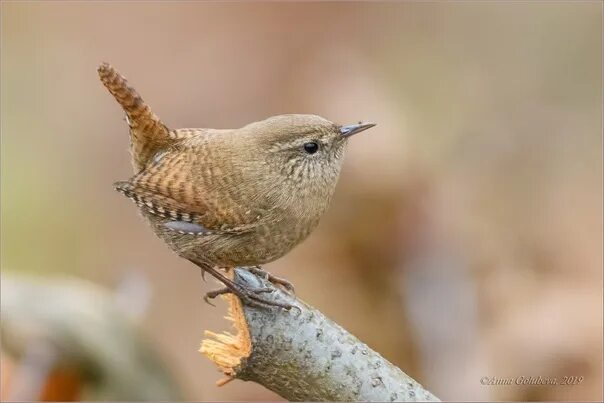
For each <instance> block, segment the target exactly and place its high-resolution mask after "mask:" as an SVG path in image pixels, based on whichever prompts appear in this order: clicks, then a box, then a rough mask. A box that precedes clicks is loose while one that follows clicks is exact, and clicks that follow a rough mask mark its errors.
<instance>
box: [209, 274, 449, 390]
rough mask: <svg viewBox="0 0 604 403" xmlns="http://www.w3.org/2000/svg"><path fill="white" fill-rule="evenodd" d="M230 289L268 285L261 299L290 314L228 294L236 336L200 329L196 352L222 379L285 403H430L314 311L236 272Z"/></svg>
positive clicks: (415, 387) (417, 387)
mask: <svg viewBox="0 0 604 403" xmlns="http://www.w3.org/2000/svg"><path fill="white" fill-rule="evenodd" d="M234 280H235V282H237V283H240V284H242V285H246V286H250V285H251V286H252V287H272V288H274V292H272V293H267V294H262V295H263V297H264V298H266V299H274V300H277V301H281V302H288V303H290V304H293V305H295V306H296V307H298V308H299V310H298V309H295V308H294V309H292V310H291V311H289V312H288V311H285V310H283V309H280V308H256V307H249V306H247V305H246V306H242V304H241V302H240V300H239V299H238V298H237V297H235V296H233V295H232V294H228V295H226V296H225V298H226V299H227V300H228V302H229V305H230V307H229V316H228V317H227V319H229V320H231V321H233V323H234V326H235V329H236V330H237V334H235V335H232V334H229V333H227V332H225V333H222V334H216V333H213V332H210V331H206V336H208V337H209V338H208V339H205V340H203V341H202V344H201V349H200V351H201V352H202V353H203V354H205V355H206V356H208V358H210V360H212V361H214V362H215V363H216V364H217V365H218V367H219V368H220V369H221V370H222V372H223V373H224V374H225V375H227V378H226V379H224V380H222V381H219V383H218V384H219V385H223V384H225V383H226V382H228V381H230V380H231V379H234V378H236V379H241V380H244V381H254V382H257V383H259V384H261V385H263V386H265V387H266V388H268V389H270V390H272V391H274V392H276V393H278V394H279V395H280V396H282V397H283V398H285V399H287V400H292V401H302V400H305V401H334V400H335V401H384V402H387V401H398V402H400V401H405V402H410V401H428V400H429V401H438V398H436V397H435V396H434V395H432V394H431V393H430V392H428V391H427V390H425V389H424V388H423V387H422V386H421V385H420V384H419V383H417V382H416V381H415V380H413V379H412V378H411V377H409V376H408V375H406V374H405V373H404V372H403V371H401V370H400V369H399V368H397V367H396V366H394V365H393V364H391V363H390V362H388V361H387V360H386V359H384V358H383V357H382V356H381V355H379V354H378V353H376V352H375V351H373V350H371V349H370V348H369V347H367V345H366V344H364V343H362V342H360V341H359V340H358V339H357V338H356V337H354V336H353V335H351V334H350V333H348V332H347V331H346V330H345V329H343V328H342V327H340V326H339V325H338V324H336V323H334V322H333V321H331V320H329V319H328V318H326V317H325V316H324V315H323V314H322V313H321V312H319V311H318V310H316V309H314V308H312V307H310V306H309V305H307V304H305V303H304V302H302V301H300V300H298V299H295V298H294V297H292V296H290V295H288V294H287V293H285V292H284V291H282V290H279V289H277V288H275V287H274V286H273V285H272V284H270V283H269V282H268V281H266V280H264V279H261V278H259V277H257V276H255V275H254V274H251V273H249V272H248V271H246V270H244V269H239V268H238V269H235V270H234Z"/></svg>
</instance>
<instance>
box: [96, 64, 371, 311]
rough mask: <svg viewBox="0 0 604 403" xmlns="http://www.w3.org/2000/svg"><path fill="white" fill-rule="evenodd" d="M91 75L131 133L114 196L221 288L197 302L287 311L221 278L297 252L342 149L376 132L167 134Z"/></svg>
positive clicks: (326, 128) (111, 82)
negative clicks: (228, 301) (223, 299)
mask: <svg viewBox="0 0 604 403" xmlns="http://www.w3.org/2000/svg"><path fill="white" fill-rule="evenodd" d="M98 73H99V76H100V79H101V81H102V83H103V84H104V85H105V87H107V89H108V90H109V92H110V93H111V94H112V95H113V96H114V97H115V99H116V100H117V102H118V103H119V104H120V105H121V106H122V108H123V109H124V111H125V113H126V121H127V122H128V125H129V128H130V152H131V157H132V164H133V167H134V176H132V177H131V178H130V179H129V180H127V181H121V182H116V183H115V184H114V186H115V189H116V190H117V191H118V192H120V193H122V194H123V195H125V196H126V197H128V198H130V199H132V200H133V201H134V202H135V203H136V204H137V206H138V207H139V209H140V211H141V212H142V214H143V216H144V217H145V218H146V219H147V220H148V222H149V223H150V225H151V227H152V229H153V231H154V232H155V234H157V236H159V238H160V239H162V240H163V241H165V242H166V243H167V244H168V245H169V247H170V248H171V249H172V250H173V251H174V252H176V253H177V254H178V255H179V256H181V257H183V258H185V259H187V260H189V261H191V262H192V263H194V264H195V265H197V266H199V267H200V268H201V269H202V273H203V272H208V273H210V274H211V275H212V276H214V277H215V278H216V279H218V280H220V281H221V282H222V283H224V285H225V286H226V287H225V288H222V289H220V290H216V291H213V292H210V293H208V294H206V301H208V298H214V297H216V296H217V295H220V294H223V293H227V292H231V293H234V294H235V295H237V296H238V297H239V298H240V299H241V300H242V301H243V302H244V303H247V304H251V305H278V306H281V307H283V308H286V309H288V308H290V307H291V306H289V305H287V304H281V303H276V302H270V301H268V300H266V299H263V298H262V296H261V294H262V293H263V292H266V291H267V289H264V288H262V289H251V288H248V287H244V286H242V285H240V284H237V283H235V282H234V281H232V280H231V279H229V278H228V277H226V276H225V275H224V274H223V273H222V272H221V271H220V269H223V268H232V267H252V268H254V269H253V270H256V271H261V268H260V265H262V264H265V263H269V262H272V261H274V260H275V259H278V258H280V257H281V256H283V255H285V254H286V253H287V252H289V251H290V250H291V249H292V248H293V247H295V246H296V245H298V244H299V243H300V242H302V241H303V240H304V239H305V238H306V237H307V236H308V235H309V234H310V233H311V232H312V231H313V230H314V229H315V228H316V226H317V224H318V223H319V219H320V218H321V216H322V215H323V213H324V212H325V210H326V209H327V207H328V205H329V202H330V200H331V198H332V196H333V193H334V190H335V187H336V183H337V181H338V176H339V174H340V169H341V167H342V162H343V158H344V151H345V148H346V143H347V142H348V139H349V138H350V137H351V136H353V135H354V134H357V133H359V132H362V131H364V130H366V129H369V128H371V127H373V126H375V124H374V123H362V122H360V123H358V124H352V125H344V126H343V125H338V124H335V123H333V122H330V121H329V120H326V119H324V118H322V117H319V116H316V115H295V114H291V115H279V116H273V117H270V118H268V119H265V120H262V121H259V122H254V123H250V124H248V125H246V126H244V127H242V128H239V129H229V130H224V129H170V128H168V127H167V126H166V125H165V124H164V123H162V121H161V120H160V119H159V118H158V117H157V116H156V115H155V114H154V113H153V112H152V111H151V109H150V107H149V106H148V105H147V104H146V103H145V102H144V101H143V99H142V98H141V97H140V95H139V94H138V93H137V92H136V91H135V90H134V89H133V88H131V87H130V86H129V85H128V83H127V81H126V79H125V78H124V77H123V76H122V75H120V74H119V73H118V72H117V71H116V70H115V69H114V68H113V67H111V66H110V65H109V64H107V63H103V64H101V65H100V66H99V68H98ZM262 273H263V274H264V275H265V276H266V278H268V279H269V280H270V281H273V282H275V283H279V284H281V285H284V286H286V287H287V288H290V289H291V287H290V284H289V283H288V282H287V281H285V280H283V279H279V278H277V277H274V276H272V275H270V274H268V273H266V272H262Z"/></svg>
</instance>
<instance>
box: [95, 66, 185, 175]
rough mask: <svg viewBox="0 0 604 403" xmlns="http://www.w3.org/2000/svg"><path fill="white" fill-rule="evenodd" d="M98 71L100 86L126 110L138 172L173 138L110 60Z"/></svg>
mask: <svg viewBox="0 0 604 403" xmlns="http://www.w3.org/2000/svg"><path fill="white" fill-rule="evenodd" d="M98 73H99V77H100V79H101V82H102V83H103V85H105V87H107V89H108V90H109V92H110V93H111V95H113V97H114V98H115V99H116V100H117V102H118V103H119V104H120V105H121V106H122V108H123V109H124V111H125V112H126V117H127V119H128V125H129V126H130V136H131V151H132V160H133V165H134V168H135V170H136V171H140V170H141V169H143V168H144V167H145V166H146V165H147V163H148V162H149V161H150V160H151V159H153V157H154V156H155V155H156V154H157V152H159V151H161V150H162V149H165V148H166V147H168V146H169V145H170V143H171V142H172V141H173V138H172V137H171V136H170V130H169V129H168V128H167V127H166V125H164V124H163V122H162V121H161V120H160V119H159V118H158V117H157V115H155V113H153V112H152V111H151V108H150V107H149V105H147V104H146V103H145V101H143V98H141V96H140V95H139V94H138V92H136V90H135V89H134V88H132V87H130V86H129V85H128V82H127V81H126V79H125V78H124V77H123V76H122V75H121V74H120V73H118V71H117V70H115V69H114V68H113V67H112V66H111V65H110V64H109V63H102V64H101V65H100V66H99V68H98Z"/></svg>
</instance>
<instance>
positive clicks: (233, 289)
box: [191, 260, 294, 311]
mask: <svg viewBox="0 0 604 403" xmlns="http://www.w3.org/2000/svg"><path fill="white" fill-rule="evenodd" d="M191 262H192V263H195V264H196V265H197V266H199V267H201V268H202V269H203V270H204V271H206V272H208V273H210V274H211V275H212V276H213V277H214V278H216V279H217V280H219V281H220V282H222V283H223V284H224V285H225V286H226V287H224V288H220V289H218V290H214V291H210V292H208V293H207V294H206V295H205V297H204V301H206V302H207V303H209V304H210V305H213V304H212V303H210V301H209V300H210V299H212V298H216V297H217V296H219V295H221V294H226V293H229V292H230V293H233V294H235V295H236V296H237V297H239V299H241V301H242V302H243V303H244V304H247V305H250V306H257V307H271V306H278V307H280V308H283V309H286V310H288V311H289V310H290V309H291V308H293V307H294V305H291V304H288V303H283V302H277V301H270V300H266V299H263V298H261V297H260V296H258V294H262V293H267V292H271V291H272V289H271V288H270V287H263V288H247V287H245V286H242V285H241V284H237V283H235V282H234V281H233V280H231V279H230V278H228V277H226V276H225V275H224V274H222V273H221V272H220V271H219V270H218V269H216V268H214V267H213V266H210V265H208V264H200V263H198V262H195V261H193V260H191Z"/></svg>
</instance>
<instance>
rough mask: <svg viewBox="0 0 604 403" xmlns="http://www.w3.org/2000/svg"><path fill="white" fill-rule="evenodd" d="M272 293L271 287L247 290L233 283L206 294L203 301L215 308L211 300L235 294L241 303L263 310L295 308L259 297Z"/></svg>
mask: <svg viewBox="0 0 604 403" xmlns="http://www.w3.org/2000/svg"><path fill="white" fill-rule="evenodd" d="M272 291H273V289H272V288H270V287H262V288H246V287H243V286H241V285H239V284H236V283H232V284H228V285H227V286H226V287H223V288H219V289H217V290H214V291H210V292H208V293H206V295H205V296H204V297H203V300H204V301H205V302H207V303H208V304H210V305H212V306H214V304H212V302H210V300H211V299H214V298H216V297H217V296H219V295H223V294H228V293H232V294H235V295H236V296H237V297H239V299H241V302H243V303H244V304H246V305H249V306H255V307H263V308H265V307H273V306H277V307H280V308H283V309H285V310H288V311H289V310H290V309H292V308H294V307H295V306H294V305H292V304H288V303H286V302H278V301H272V300H266V299H264V298H262V297H260V295H259V294H264V293H269V292H272Z"/></svg>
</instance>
